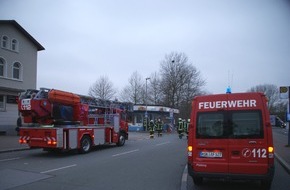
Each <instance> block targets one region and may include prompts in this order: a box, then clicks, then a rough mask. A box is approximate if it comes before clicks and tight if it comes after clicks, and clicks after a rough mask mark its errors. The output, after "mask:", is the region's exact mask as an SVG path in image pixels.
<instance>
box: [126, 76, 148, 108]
mask: <svg viewBox="0 0 290 190" xmlns="http://www.w3.org/2000/svg"><path fill="white" fill-rule="evenodd" d="M128 81H129V85H127V86H126V87H125V88H124V89H123V90H122V92H121V94H120V98H121V100H122V101H126V102H133V103H134V104H140V103H144V94H145V93H144V82H143V77H142V76H141V75H140V74H139V73H138V72H137V71H135V72H134V73H133V74H132V75H131V77H130V78H129V80H128Z"/></svg>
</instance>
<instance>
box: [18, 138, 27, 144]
mask: <svg viewBox="0 0 290 190" xmlns="http://www.w3.org/2000/svg"><path fill="white" fill-rule="evenodd" d="M18 142H19V144H26V143H27V140H25V139H19V140H18Z"/></svg>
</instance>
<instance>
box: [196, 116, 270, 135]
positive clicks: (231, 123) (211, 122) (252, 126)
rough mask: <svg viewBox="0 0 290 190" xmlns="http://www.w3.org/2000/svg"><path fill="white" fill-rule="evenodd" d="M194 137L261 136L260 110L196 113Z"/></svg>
mask: <svg viewBox="0 0 290 190" xmlns="http://www.w3.org/2000/svg"><path fill="white" fill-rule="evenodd" d="M196 122H197V125H196V126H197V127H196V138H214V139H218V138H263V136H264V133H263V123H262V119H261V112H260V111H235V112H214V113H213V112H207V113H198V116H197V121H196Z"/></svg>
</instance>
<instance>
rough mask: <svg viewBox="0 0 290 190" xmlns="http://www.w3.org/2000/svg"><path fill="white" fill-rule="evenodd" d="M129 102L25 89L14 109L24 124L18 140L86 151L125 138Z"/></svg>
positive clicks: (121, 144)
mask: <svg viewBox="0 0 290 190" xmlns="http://www.w3.org/2000/svg"><path fill="white" fill-rule="evenodd" d="M131 109H132V105H131V104H130V103H121V102H117V101H106V100H100V99H95V98H92V97H88V96H81V95H77V94H73V93H70V92H64V91H60V90H55V89H46V88H41V89H40V90H31V89H29V90H27V91H26V92H25V93H24V94H22V95H20V97H19V100H18V110H19V112H20V113H21V115H22V117H23V121H24V123H26V125H25V126H23V127H21V128H20V131H19V135H20V138H19V143H21V144H28V145H29V147H31V148H43V149H44V150H48V151H53V150H73V149H77V150H79V152H80V153H87V152H89V151H90V150H91V148H92V147H93V146H97V145H103V144H114V143H115V144H117V145H118V146H123V145H124V143H125V140H128V118H129V117H128V112H129V111H130V110H131Z"/></svg>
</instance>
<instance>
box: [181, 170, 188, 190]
mask: <svg viewBox="0 0 290 190" xmlns="http://www.w3.org/2000/svg"><path fill="white" fill-rule="evenodd" d="M186 189H187V165H185V167H184V170H183V173H182V178H181V187H180V190H186Z"/></svg>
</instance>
